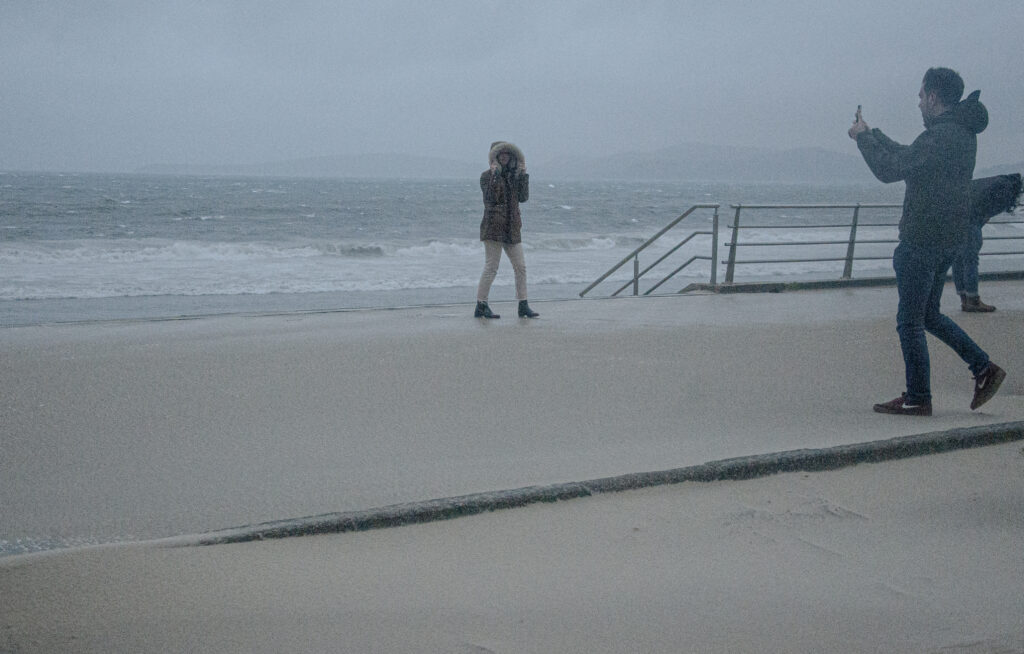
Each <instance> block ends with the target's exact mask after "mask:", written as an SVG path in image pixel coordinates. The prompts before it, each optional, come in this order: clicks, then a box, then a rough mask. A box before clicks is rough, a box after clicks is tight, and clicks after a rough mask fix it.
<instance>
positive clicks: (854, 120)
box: [853, 105, 860, 123]
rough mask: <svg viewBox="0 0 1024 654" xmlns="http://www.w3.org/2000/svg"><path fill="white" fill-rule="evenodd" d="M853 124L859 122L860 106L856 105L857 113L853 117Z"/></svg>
mask: <svg viewBox="0 0 1024 654" xmlns="http://www.w3.org/2000/svg"><path fill="white" fill-rule="evenodd" d="M853 122H855V123H859V122H860V105H857V113H855V114H854V115H853Z"/></svg>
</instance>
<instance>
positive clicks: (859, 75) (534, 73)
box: [0, 0, 1024, 171]
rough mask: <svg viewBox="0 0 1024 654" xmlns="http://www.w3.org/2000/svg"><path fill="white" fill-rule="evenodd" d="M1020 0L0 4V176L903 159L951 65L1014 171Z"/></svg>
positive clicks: (1020, 88)
mask: <svg viewBox="0 0 1024 654" xmlns="http://www.w3.org/2000/svg"><path fill="white" fill-rule="evenodd" d="M1022 27H1024V2H1022V1H1021V0H1002V1H1000V0H993V1H988V2H966V1H964V0H934V1H929V2H922V1H916V0H910V1H906V0H904V1H903V2H899V3H893V2H891V0H886V1H885V2H881V1H876V0H848V1H844V2H833V1H831V0H824V1H822V0H819V1H806V2H805V1H802V0H794V1H791V2H780V3H770V2H769V3H765V2H733V1H729V0H723V1H720V2H708V1H707V0H699V1H696V2H691V1H688V0H684V1H680V0H671V1H667V2H639V3H638V2H583V1H580V0H565V1H561V2H553V1H552V2H529V1H527V2H512V1H510V0H508V1H504V2H492V1H489V0H471V1H467V2H444V1H440V2H426V1H420V2H405V1H380V0H375V1H372V2H371V1H367V2H345V1H334V2H327V1H324V2H309V1H303V0H289V1H288V2H284V1H281V2H273V3H271V2H257V1H246V0H238V1H229V0H200V1H196V2H186V1H177V2H175V1H171V0H168V1H164V2H150V1H148V0H124V1H108V2H101V1H99V0H83V1H81V2H72V1H70V0H67V1H65V2H49V1H47V2H37V1H35V0H0V62H2V65H0V122H2V127H0V130H2V131H0V169H7V170H18V169H34V170H39V169H50V170H77V171H93V170H97V171H98V170H103V171H116V170H132V169H134V168H136V167H138V166H141V165H145V164H150V163H191V164H222V163H224V164H228V163H239V164H244V163H257V162H261V161H272V160H280V159H291V158H301V157H307V156H322V155H334V154H359V153H381V152H406V151H413V152H418V153H429V154H434V155H438V156H444V157H450V158H456V159H463V160H470V161H473V160H480V161H481V162H482V163H483V162H484V161H485V158H486V150H487V146H488V145H489V144H490V142H491V141H493V140H497V139H506V140H512V141H515V142H516V143H517V144H519V145H521V146H522V147H523V148H524V150H526V152H527V155H528V158H529V159H530V160H532V161H534V162H536V161H544V160H545V159H549V158H553V157H556V156H561V155H565V154H574V153H579V154H581V155H593V154H600V153H613V152H620V151H631V150H653V149H656V148H659V147H663V146H668V145H674V144H678V143H685V142H702V143H709V144H715V145H754V146H763V147H772V148H791V147H805V146H817V147H823V148H828V149H831V150H836V151H840V152H844V151H845V152H851V153H852V152H855V147H854V145H853V143H852V142H851V141H849V139H848V138H847V136H846V128H847V127H848V126H849V124H850V122H851V120H852V118H853V112H854V110H855V109H856V105H857V104H858V103H859V104H862V105H863V106H864V117H865V120H867V122H868V123H869V124H870V125H872V126H873V127H881V128H883V129H884V130H886V132H887V133H888V134H889V135H890V136H892V137H893V138H896V139H897V140H901V141H904V142H909V141H910V140H911V139H913V138H914V137H915V136H916V135H917V134H918V133H919V132H920V131H921V123H920V115H919V112H918V109H917V91H918V87H919V85H920V79H921V76H922V74H923V73H924V71H925V69H927V68H928V67H929V66H935V65H942V66H950V67H952V68H956V69H957V70H959V71H960V73H961V74H962V75H963V76H964V79H965V81H966V84H967V90H968V91H970V90H973V89H975V88H980V89H982V101H984V102H985V103H986V105H987V106H988V108H989V112H990V116H991V122H990V126H989V129H988V131H986V132H985V133H984V134H982V136H981V137H980V139H979V166H985V165H992V164H997V163H1009V162H1016V161H1020V160H1022V159H1024V130H1022V129H1021V128H1020V126H1021V108H1022V107H1024V84H1021V79H1022V74H1024V47H1022V45H1024V43H1022Z"/></svg>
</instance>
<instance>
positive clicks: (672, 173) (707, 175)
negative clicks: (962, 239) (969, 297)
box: [137, 143, 1024, 184]
mask: <svg viewBox="0 0 1024 654" xmlns="http://www.w3.org/2000/svg"><path fill="white" fill-rule="evenodd" d="M483 169H484V166H483V165H482V164H481V163H479V162H477V163H473V162H467V161H459V160H455V159H444V158H440V157H426V156H415V155H399V154H364V155H340V156H330V157H308V158H304V159H289V160H283V161H274V162H267V163H261V164H252V165H218V166H210V165H187V164H183V165H176V164H159V165H151V166H145V167H143V168H140V169H139V170H138V171H137V172H142V173H151V174H172V175H239V176H256V177H261V176H268V177H350V178H374V179H476V177H477V176H478V175H479V174H480V171H481V170H483ZM530 170H531V173H533V175H534V177H540V178H543V179H563V180H593V179H597V180H620V181H654V182H661V181H680V180H681V181H708V182H808V183H837V182H850V183H858V184H859V183H865V182H873V181H875V178H874V177H873V176H872V175H871V172H870V171H869V170H868V167H867V166H866V165H865V164H864V161H863V159H862V158H861V157H860V155H859V154H858V153H856V152H853V153H850V154H846V153H842V152H834V151H832V150H826V149H824V148H797V149H793V150H772V149H768V148H753V147H725V146H713V145H706V144H700V143H686V144H680V145H673V146H670V147H666V148H661V149H659V150H653V151H649V152H623V153H619V154H613V155H608V156H604V157H590V158H586V157H582V158H581V157H570V156H564V157H557V158H554V159H549V160H547V161H541V162H538V163H536V164H535V165H531V168H530ZM1022 171H1024V162H1021V163H1017V164H1008V165H1001V166H992V167H988V168H985V169H983V170H979V171H976V172H975V177H988V176H990V175H998V174H1003V173H1007V172H1011V173H1012V172H1022Z"/></svg>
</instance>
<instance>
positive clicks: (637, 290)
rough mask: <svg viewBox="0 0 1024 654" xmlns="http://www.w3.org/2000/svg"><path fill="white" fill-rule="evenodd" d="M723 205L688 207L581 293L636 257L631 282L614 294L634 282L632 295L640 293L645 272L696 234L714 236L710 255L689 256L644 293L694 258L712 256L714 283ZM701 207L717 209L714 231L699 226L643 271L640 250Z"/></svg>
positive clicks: (713, 280) (710, 258)
mask: <svg viewBox="0 0 1024 654" xmlns="http://www.w3.org/2000/svg"><path fill="white" fill-rule="evenodd" d="M721 206H722V205H720V204H695V205H693V206H691V207H690V208H689V209H687V210H686V211H684V212H683V213H682V215H680V216H679V217H678V218H676V219H675V220H673V221H672V222H670V223H669V224H668V225H666V226H665V227H663V228H662V229H661V231H659V232H658V233H657V234H655V235H654V236H652V237H651V238H649V239H647V241H645V242H644V243H643V245H641V246H639V247H638V248H636V249H635V250H633V251H632V252H630V253H629V254H628V255H626V256H625V257H624V258H623V259H622V261H620V262H618V263H617V264H615V265H614V266H612V267H611V268H610V269H609V270H608V272H606V273H604V274H603V275H601V276H600V277H598V278H597V279H596V280H595V281H594V282H593V283H592V284H591V285H590V286H588V287H586V288H585V289H583V290H582V291H580V297H583V296H585V295H586V294H587V293H589V292H590V291H591V290H593V289H594V288H595V287H596V286H597V285H598V284H600V283H601V282H603V281H604V280H606V279H608V278H609V277H611V276H612V274H614V273H615V271H617V270H618V269H619V268H621V267H622V266H624V265H626V264H627V263H629V261H630V260H632V261H633V278H632V279H630V280H629V281H628V282H626V283H625V284H624V285H623V286H621V287H619V289H618V290H616V291H615V292H614V293H612V296H613V297H614V296H616V295H618V294H619V293H621V292H622V291H623V290H625V289H626V288H628V287H629V286H630V285H632V286H633V295H639V294H640V278H641V277H643V276H644V275H646V274H647V273H648V272H650V271H651V270H652V269H653V268H654V267H655V266H657V265H658V264H659V263H661V262H662V261H664V260H665V259H667V258H668V257H669V256H670V255H672V254H674V253H675V252H676V251H677V250H679V248H681V247H683V246H684V245H686V244H687V243H689V242H690V241H691V240H692V239H693V238H694V237H696V236H711V256H710V257H707V256H699V255H697V256H693V257H690V259H689V260H688V261H687V262H686V263H684V264H683V265H681V266H679V267H678V268H676V269H675V270H674V271H672V272H671V273H669V274H668V275H667V276H666V277H664V278H663V279H662V280H661V281H659V282H658V283H657V284H655V285H654V286H653V287H651V288H649V289H648V290H647V291H646V292H645V293H644V295H648V294H650V293H651V291H653V290H654V289H656V288H658V287H659V286H661V285H662V284H664V283H665V282H666V281H668V280H669V279H671V278H672V277H673V276H675V275H676V274H677V273H679V271H681V270H683V269H684V268H686V267H687V266H689V265H690V264H691V263H693V262H694V261H698V260H704V261H708V260H710V261H711V283H712V284H714V283H715V281H716V271H717V270H718V209H719V207H721ZM698 209H713V210H714V212H715V213H714V216H713V217H712V228H711V231H707V230H698V231H694V232H691V233H690V235H689V236H687V237H686V238H684V239H683V240H682V241H680V242H679V243H678V244H676V245H675V247H673V248H671V249H670V250H669V251H668V252H666V253H665V254H663V255H662V256H661V257H659V258H658V260H657V261H655V262H654V263H652V264H651V265H649V266H647V267H646V268H644V269H643V271H641V270H640V256H639V255H640V253H641V252H643V251H644V250H646V249H647V248H648V246H650V245H651V244H652V243H654V242H655V241H657V240H658V239H660V238H661V237H662V236H664V235H665V233H666V232H668V231H669V230H670V229H672V228H673V227H675V226H676V225H678V224H679V223H680V222H681V221H682V220H683V219H684V218H686V217H687V216H689V215H690V214H692V213H693V212H694V211H696V210H698Z"/></svg>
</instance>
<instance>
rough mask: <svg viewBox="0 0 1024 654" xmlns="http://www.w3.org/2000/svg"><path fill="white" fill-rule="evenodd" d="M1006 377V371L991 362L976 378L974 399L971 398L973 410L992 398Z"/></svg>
mask: <svg viewBox="0 0 1024 654" xmlns="http://www.w3.org/2000/svg"><path fill="white" fill-rule="evenodd" d="M1004 379H1006V371H1005V370H1003V369H1002V368H1000V367H999V366H997V365H996V364H994V363H992V362H989V364H988V365H987V366H985V369H984V370H982V371H981V374H979V375H978V376H977V377H975V378H974V399H973V400H971V410H972V411H973V410H974V409H977V408H978V407H979V406H981V405H982V404H984V403H985V402H988V401H989V400H991V399H992V396H993V395H995V394H996V391H998V390H999V385H1000V384H1002V383H1003V380H1004Z"/></svg>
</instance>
